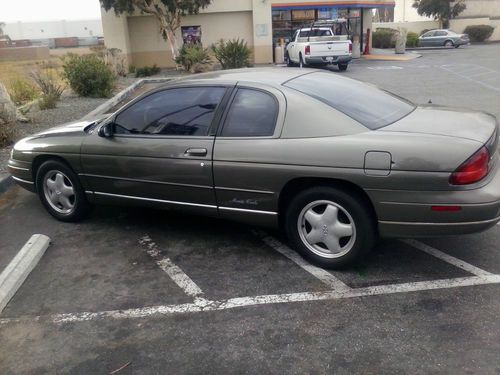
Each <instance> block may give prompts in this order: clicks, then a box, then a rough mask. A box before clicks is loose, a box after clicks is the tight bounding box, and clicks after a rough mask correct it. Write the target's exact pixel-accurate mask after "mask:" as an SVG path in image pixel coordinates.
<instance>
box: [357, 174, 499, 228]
mask: <svg viewBox="0 0 500 375" xmlns="http://www.w3.org/2000/svg"><path fill="white" fill-rule="evenodd" d="M492 173H493V174H492V175H490V176H489V180H488V181H487V183H486V184H484V185H483V186H481V187H478V188H477V189H471V190H453V191H394V190H392V191H387V190H385V191H381V190H371V191H370V190H369V191H367V193H368V195H369V196H370V198H371V200H372V202H373V204H374V206H375V210H376V212H377V217H378V224H379V233H380V236H381V237H429V236H446V235H456V234H469V233H476V232H481V231H484V230H486V229H488V228H491V227H492V226H494V225H495V224H496V223H498V222H500V169H499V168H498V166H497V167H496V168H495V170H494V171H492ZM432 206H458V207H459V210H453V211H435V210H432Z"/></svg>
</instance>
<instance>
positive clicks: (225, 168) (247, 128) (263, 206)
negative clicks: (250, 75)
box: [213, 84, 286, 223]
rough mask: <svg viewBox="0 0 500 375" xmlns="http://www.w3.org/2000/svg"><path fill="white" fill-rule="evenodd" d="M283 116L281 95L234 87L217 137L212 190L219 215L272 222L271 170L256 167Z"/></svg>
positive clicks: (272, 145) (272, 144)
mask: <svg viewBox="0 0 500 375" xmlns="http://www.w3.org/2000/svg"><path fill="white" fill-rule="evenodd" d="M285 112H286V101H285V98H284V95H283V93H281V91H279V90H276V89H274V88H270V87H267V86H264V85H257V84H256V85H248V84H245V85H239V86H238V87H237V89H236V90H235V92H233V94H232V97H231V99H230V105H229V106H228V108H227V109H226V113H225V115H224V117H223V121H222V124H221V126H219V130H218V132H217V138H216V141H215V147H214V161H213V163H214V185H215V192H216V196H217V205H218V206H219V215H220V216H222V217H225V218H229V219H231V218H238V219H239V220H242V219H243V220H244V219H245V218H249V217H251V216H257V217H258V220H263V223H264V222H268V223H272V222H273V220H275V219H276V212H277V196H278V192H275V191H271V190H270V189H269V187H268V186H269V185H268V182H269V179H272V178H273V177H275V176H276V172H275V170H273V168H266V165H265V164H262V163H260V162H258V160H257V159H259V160H260V159H261V156H262V152H263V153H267V152H274V151H273V150H274V149H275V147H276V141H277V140H279V136H280V134H281V130H282V127H283V122H284V118H285Z"/></svg>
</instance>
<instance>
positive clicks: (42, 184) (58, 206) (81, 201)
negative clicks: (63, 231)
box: [36, 160, 91, 222]
mask: <svg viewBox="0 0 500 375" xmlns="http://www.w3.org/2000/svg"><path fill="white" fill-rule="evenodd" d="M36 188H37V192H38V196H39V198H40V200H41V201H42V204H43V205H44V206H45V209H46V210H47V211H48V212H49V213H50V214H51V215H52V216H54V217H55V218H56V219H57V220H60V221H66V222H75V221H79V220H81V219H83V218H84V217H85V216H87V214H88V213H89V212H90V208H91V206H90V204H89V203H88V201H87V198H86V197H85V192H84V190H83V188H82V185H81V183H80V180H79V179H78V177H77V175H76V174H75V173H74V172H73V171H72V170H71V168H70V167H68V166H67V165H66V164H65V163H63V162H61V161H58V160H48V161H46V162H44V163H43V164H42V165H41V166H40V168H38V171H37V173H36Z"/></svg>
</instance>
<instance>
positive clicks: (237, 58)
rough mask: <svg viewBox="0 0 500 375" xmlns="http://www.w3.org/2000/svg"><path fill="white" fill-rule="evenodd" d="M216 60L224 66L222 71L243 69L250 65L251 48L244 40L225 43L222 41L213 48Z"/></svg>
mask: <svg viewBox="0 0 500 375" xmlns="http://www.w3.org/2000/svg"><path fill="white" fill-rule="evenodd" d="M211 48H212V51H213V53H214V55H215V58H216V59H217V60H218V61H219V62H220V64H221V65H222V69H236V68H243V67H246V66H248V65H249V64H250V54H251V51H250V48H248V46H247V43H246V42H245V40H244V39H241V40H240V39H239V38H238V39H233V40H227V41H224V40H223V39H221V40H220V41H219V42H218V43H216V44H213V45H212V46H211Z"/></svg>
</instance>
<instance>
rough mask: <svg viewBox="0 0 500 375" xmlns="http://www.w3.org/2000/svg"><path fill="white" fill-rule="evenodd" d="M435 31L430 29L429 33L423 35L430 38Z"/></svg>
mask: <svg viewBox="0 0 500 375" xmlns="http://www.w3.org/2000/svg"><path fill="white" fill-rule="evenodd" d="M434 33H435V31H429V32H428V33H425V34H424V35H422V37H424V38H428V37H430V36H433V35H434Z"/></svg>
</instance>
